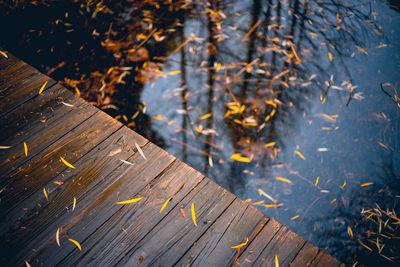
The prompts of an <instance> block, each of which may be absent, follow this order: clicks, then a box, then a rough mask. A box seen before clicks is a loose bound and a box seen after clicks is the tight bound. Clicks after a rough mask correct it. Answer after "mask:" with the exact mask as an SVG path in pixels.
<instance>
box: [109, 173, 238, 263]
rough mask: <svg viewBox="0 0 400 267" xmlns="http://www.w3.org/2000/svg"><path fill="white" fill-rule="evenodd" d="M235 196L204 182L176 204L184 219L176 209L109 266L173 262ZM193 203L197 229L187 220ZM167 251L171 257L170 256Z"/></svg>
mask: <svg viewBox="0 0 400 267" xmlns="http://www.w3.org/2000/svg"><path fill="white" fill-rule="evenodd" d="M235 198H236V197H235V196H234V195H232V194H231V193H229V192H228V191H226V190H224V189H223V188H221V187H220V186H218V185H216V184H215V183H214V182H212V181H211V180H209V179H208V178H207V179H204V180H203V181H202V182H201V183H200V184H199V185H198V186H197V187H196V188H195V189H194V190H193V191H191V192H190V193H189V194H188V195H187V196H186V197H185V198H184V199H183V200H182V201H181V203H180V205H183V207H184V208H185V211H186V217H185V218H181V215H179V212H180V205H177V206H176V207H174V209H173V210H172V211H171V212H170V213H169V214H168V215H167V216H166V217H164V218H163V220H161V221H160V222H159V223H158V224H157V225H156V227H154V228H153V229H152V231H151V232H149V233H148V234H147V235H146V236H145V237H144V238H143V239H142V240H140V242H138V243H135V244H126V248H125V251H124V252H123V253H122V254H121V255H120V256H119V258H121V257H123V258H121V259H120V261H119V262H118V260H119V258H118V259H115V260H114V261H113V262H112V264H116V263H118V265H127V266H137V265H145V266H148V265H156V266H159V265H164V264H165V263H170V264H172V263H174V262H177V261H178V260H179V259H180V258H181V257H182V256H183V255H184V253H185V252H186V251H187V250H188V249H189V248H190V247H191V246H192V245H193V244H194V243H195V242H196V240H198V239H199V238H200V237H201V236H202V235H203V234H204V233H205V232H206V231H207V230H208V229H209V228H210V227H211V225H212V222H214V221H215V220H216V219H217V218H218V217H219V216H221V214H222V213H223V212H224V211H225V210H226V209H227V208H228V207H229V206H230V205H231V204H232V202H233V201H234V200H235ZM192 203H194V207H195V212H196V219H197V226H195V225H194V223H193V222H192V218H191V213H190V208H191V205H192ZM171 249H173V251H174V252H175V253H171Z"/></svg>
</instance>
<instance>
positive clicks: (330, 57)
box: [328, 52, 333, 62]
mask: <svg viewBox="0 0 400 267" xmlns="http://www.w3.org/2000/svg"><path fill="white" fill-rule="evenodd" d="M328 57H329V61H330V62H332V59H333V57H332V54H331V53H330V52H328Z"/></svg>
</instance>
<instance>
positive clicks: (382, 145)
mask: <svg viewBox="0 0 400 267" xmlns="http://www.w3.org/2000/svg"><path fill="white" fill-rule="evenodd" d="M378 144H379V145H380V146H381V147H384V148H386V149H388V147H387V145H385V144H383V143H381V142H378Z"/></svg>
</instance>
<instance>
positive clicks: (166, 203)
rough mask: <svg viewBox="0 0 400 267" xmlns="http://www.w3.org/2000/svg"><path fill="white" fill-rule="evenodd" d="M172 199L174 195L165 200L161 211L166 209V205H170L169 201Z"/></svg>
mask: <svg viewBox="0 0 400 267" xmlns="http://www.w3.org/2000/svg"><path fill="white" fill-rule="evenodd" d="M171 199H172V197H170V198H168V199H167V201H165V203H164V205H163V206H162V207H161V209H160V213H161V212H162V211H163V210H164V209H165V207H166V206H167V205H168V202H169V201H170V200H171Z"/></svg>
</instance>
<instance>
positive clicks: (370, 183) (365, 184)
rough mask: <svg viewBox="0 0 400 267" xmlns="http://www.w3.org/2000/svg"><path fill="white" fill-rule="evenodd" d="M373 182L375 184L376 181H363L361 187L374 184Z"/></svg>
mask: <svg viewBox="0 0 400 267" xmlns="http://www.w3.org/2000/svg"><path fill="white" fill-rule="evenodd" d="M372 184H374V183H372V182H369V183H363V184H361V185H360V186H361V187H364V186H369V185H372Z"/></svg>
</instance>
